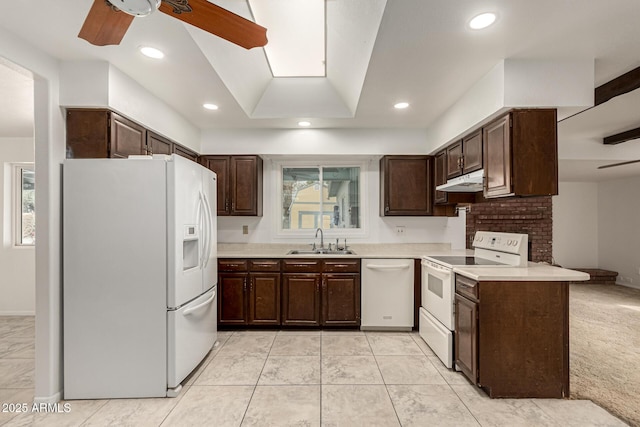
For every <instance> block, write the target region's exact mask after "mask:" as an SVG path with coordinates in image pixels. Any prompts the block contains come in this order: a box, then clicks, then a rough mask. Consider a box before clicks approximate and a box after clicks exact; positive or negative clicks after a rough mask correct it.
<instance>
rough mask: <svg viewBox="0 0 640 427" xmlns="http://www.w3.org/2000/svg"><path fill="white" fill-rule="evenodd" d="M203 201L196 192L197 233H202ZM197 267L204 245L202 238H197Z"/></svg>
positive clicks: (200, 263)
mask: <svg viewBox="0 0 640 427" xmlns="http://www.w3.org/2000/svg"><path fill="white" fill-rule="evenodd" d="M203 212H204V203H203V201H202V196H201V195H200V194H198V207H197V208H196V225H197V226H198V233H199V234H202V215H203V214H204V213H203ZM198 251H199V252H198V256H199V258H198V267H199V268H201V266H202V253H203V252H204V246H203V242H202V239H198Z"/></svg>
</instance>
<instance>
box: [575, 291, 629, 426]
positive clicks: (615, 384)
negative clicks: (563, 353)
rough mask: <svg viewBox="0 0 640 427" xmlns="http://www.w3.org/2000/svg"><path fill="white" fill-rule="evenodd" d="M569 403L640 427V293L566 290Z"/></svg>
mask: <svg viewBox="0 0 640 427" xmlns="http://www.w3.org/2000/svg"><path fill="white" fill-rule="evenodd" d="M569 295H570V308H569V312H570V319H569V321H570V323H569V324H570V335H569V336H570V355H571V356H570V372H571V380H570V381H571V397H572V398H576V399H591V400H592V401H594V402H595V403H597V404H598V405H600V406H602V407H603V408H605V409H607V410H608V411H609V412H611V413H612V414H614V415H616V416H617V417H619V418H621V419H622V420H624V421H626V422H627V423H629V424H631V425H632V426H640V290H638V289H631V288H625V287H623V286H613V285H571V290H570V293H569Z"/></svg>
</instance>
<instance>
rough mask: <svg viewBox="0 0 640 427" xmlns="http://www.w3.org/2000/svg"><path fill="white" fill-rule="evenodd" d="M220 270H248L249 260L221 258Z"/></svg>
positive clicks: (219, 261) (219, 262)
mask: <svg viewBox="0 0 640 427" xmlns="http://www.w3.org/2000/svg"><path fill="white" fill-rule="evenodd" d="M218 270H219V271H247V270H248V268H247V260H245V259H221V260H218Z"/></svg>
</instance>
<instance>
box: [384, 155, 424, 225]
mask: <svg viewBox="0 0 640 427" xmlns="http://www.w3.org/2000/svg"><path fill="white" fill-rule="evenodd" d="M380 175H381V181H382V182H381V185H380V191H381V195H380V201H381V202H382V205H381V206H380V207H381V212H380V215H382V216H426V215H431V214H432V212H433V200H432V197H433V195H432V194H433V193H432V191H433V189H432V188H431V187H432V186H431V182H432V179H433V177H432V170H431V157H430V156H385V157H383V158H382V159H381V160H380Z"/></svg>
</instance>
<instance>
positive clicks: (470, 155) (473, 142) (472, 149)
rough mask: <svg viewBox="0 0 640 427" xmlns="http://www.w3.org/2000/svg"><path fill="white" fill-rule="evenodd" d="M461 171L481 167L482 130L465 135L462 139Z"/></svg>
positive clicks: (464, 171) (474, 169)
mask: <svg viewBox="0 0 640 427" xmlns="http://www.w3.org/2000/svg"><path fill="white" fill-rule="evenodd" d="M462 156H463V157H462V173H469V172H473V171H477V170H480V169H482V131H480V130H478V131H477V132H474V133H472V134H471V135H467V136H465V137H464V139H463V140H462Z"/></svg>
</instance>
